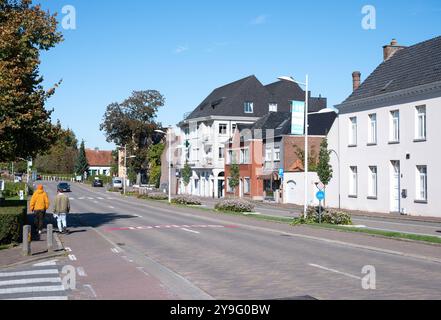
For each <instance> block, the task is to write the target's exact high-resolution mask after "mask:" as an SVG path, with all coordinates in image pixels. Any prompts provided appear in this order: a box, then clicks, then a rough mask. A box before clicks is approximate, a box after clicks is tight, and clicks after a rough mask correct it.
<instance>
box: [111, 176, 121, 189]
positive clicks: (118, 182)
mask: <svg viewBox="0 0 441 320" xmlns="http://www.w3.org/2000/svg"><path fill="white" fill-rule="evenodd" d="M112 187H113V188H115V189H122V188H123V180H122V179H121V178H114V179H113V180H112Z"/></svg>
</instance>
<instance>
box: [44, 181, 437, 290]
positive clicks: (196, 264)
mask: <svg viewBox="0 0 441 320" xmlns="http://www.w3.org/2000/svg"><path fill="white" fill-rule="evenodd" d="M46 186H47V189H48V190H49V194H50V196H51V198H52V197H53V196H54V193H55V184H54V183H46ZM72 191H73V192H72V193H71V194H69V196H70V197H71V205H72V215H71V217H70V220H72V219H74V218H75V219H78V220H79V221H81V224H82V225H83V226H89V227H92V228H94V229H95V230H96V231H97V232H99V234H100V235H102V237H104V238H105V239H106V240H107V241H109V242H110V243H112V244H114V245H115V246H116V247H119V248H122V249H123V250H125V254H126V258H127V259H130V260H131V261H132V262H133V263H136V264H138V267H140V268H145V270H146V271H147V272H148V273H150V274H151V275H154V276H155V277H157V278H158V280H159V281H160V282H161V283H162V284H163V285H164V286H166V287H167V288H168V290H170V291H171V292H173V293H174V294H176V295H177V296H178V297H180V298H187V299H188V298H194V299H201V298H207V297H212V298H214V299H297V298H299V297H304V296H310V297H314V298H316V299H441V286H440V283H441V268H440V263H436V262H432V261H427V260H422V259H417V258H412V257H405V256H397V255H393V254H388V253H385V252H376V251H372V250H366V249H360V248H354V247H350V246H345V245H343V244H338V243H332V242H329V243H328V242H326V241H318V240H314V239H308V238H301V237H292V236H289V235H288V234H286V233H283V232H280V233H278V232H277V231H276V232H274V231H269V230H264V229H258V228H253V227H252V226H249V227H248V226H244V225H235V223H234V221H233V222H231V223H225V219H228V218H223V219H222V221H215V220H214V219H213V218H210V217H201V216H200V214H199V215H198V214H192V213H191V210H188V209H182V208H179V207H167V206H164V205H162V204H161V205H159V204H156V203H154V202H145V201H139V200H136V199H132V198H123V197H121V196H120V195H117V194H112V193H107V192H105V190H104V189H91V188H89V187H86V186H83V185H76V184H73V185H72ZM66 241H68V237H67V238H66ZM95 264H96V268H98V269H99V268H100V265H99V264H100V262H99V261H96V262H95ZM365 266H373V267H375V271H376V277H375V280H376V283H375V284H376V285H375V287H376V288H375V289H374V290H366V289H365V288H363V286H362V278H363V277H364V276H365V275H364V274H363V273H362V269H363V268H364V267H365ZM371 275H372V274H371ZM137 276H141V275H133V277H137ZM107 278H108V279H107ZM132 280H133V279H132ZM106 281H108V282H109V285H111V284H112V276H111V275H110V274H109V275H107V277H106ZM134 283H136V281H134ZM371 284H372V282H371ZM135 286H136V285H135ZM133 289H134V290H135V289H136V288H133ZM121 298H123V297H121Z"/></svg>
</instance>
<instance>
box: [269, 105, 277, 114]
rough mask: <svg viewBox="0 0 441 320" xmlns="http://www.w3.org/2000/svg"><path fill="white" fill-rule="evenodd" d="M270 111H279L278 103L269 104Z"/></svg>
mask: <svg viewBox="0 0 441 320" xmlns="http://www.w3.org/2000/svg"><path fill="white" fill-rule="evenodd" d="M269 112H277V103H270V104H269Z"/></svg>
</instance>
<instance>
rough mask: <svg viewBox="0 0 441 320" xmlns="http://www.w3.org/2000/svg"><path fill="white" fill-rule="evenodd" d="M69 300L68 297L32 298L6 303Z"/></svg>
mask: <svg viewBox="0 0 441 320" xmlns="http://www.w3.org/2000/svg"><path fill="white" fill-rule="evenodd" d="M58 300H68V298H67V297H66V296H60V297H31V298H18V299H6V301H58Z"/></svg>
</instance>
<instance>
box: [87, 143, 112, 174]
mask: <svg viewBox="0 0 441 320" xmlns="http://www.w3.org/2000/svg"><path fill="white" fill-rule="evenodd" d="M86 158H87V163H88V164H89V176H92V177H94V176H108V177H110V175H111V173H112V172H111V171H112V164H113V156H112V151H101V150H99V149H98V148H97V149H94V150H92V149H86Z"/></svg>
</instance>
